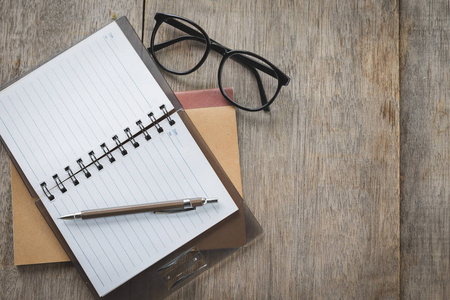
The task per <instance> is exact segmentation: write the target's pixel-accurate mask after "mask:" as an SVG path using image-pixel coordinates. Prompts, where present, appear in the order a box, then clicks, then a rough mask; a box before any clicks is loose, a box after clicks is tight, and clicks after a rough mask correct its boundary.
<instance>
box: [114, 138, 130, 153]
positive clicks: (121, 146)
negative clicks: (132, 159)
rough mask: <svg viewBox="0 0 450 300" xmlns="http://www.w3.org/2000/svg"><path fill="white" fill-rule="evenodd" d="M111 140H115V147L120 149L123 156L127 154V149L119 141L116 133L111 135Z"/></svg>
mask: <svg viewBox="0 0 450 300" xmlns="http://www.w3.org/2000/svg"><path fill="white" fill-rule="evenodd" d="M112 139H113V141H114V142H116V145H117V147H118V148H119V150H120V153H122V155H123V156H125V155H127V154H128V151H127V150H126V149H125V147H124V146H123V144H122V143H121V142H120V140H119V137H118V136H117V135H115V136H113V137H112Z"/></svg>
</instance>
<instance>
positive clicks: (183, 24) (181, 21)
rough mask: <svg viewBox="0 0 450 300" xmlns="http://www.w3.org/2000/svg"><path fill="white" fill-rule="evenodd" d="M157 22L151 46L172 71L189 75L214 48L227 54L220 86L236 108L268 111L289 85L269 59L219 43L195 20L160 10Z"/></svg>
mask: <svg viewBox="0 0 450 300" xmlns="http://www.w3.org/2000/svg"><path fill="white" fill-rule="evenodd" d="M155 21H156V25H155V28H154V29H153V32H152V37H151V41H150V48H149V49H148V50H149V51H150V53H151V55H152V56H153V58H154V60H155V62H156V63H157V64H158V65H159V66H160V67H161V68H162V69H164V70H166V71H168V72H170V73H172V74H177V75H187V74H190V73H192V72H194V71H195V70H197V69H198V68H200V66H201V65H202V64H203V63H204V62H205V60H206V58H207V57H208V54H209V52H210V51H211V50H213V51H215V52H217V53H219V54H221V55H223V58H222V61H221V62H220V65H219V72H218V81H219V89H220V91H221V93H222V95H223V96H224V97H225V99H227V100H228V101H229V102H231V103H232V104H233V105H235V106H236V107H239V108H241V109H243V110H247V111H259V110H262V109H264V110H266V111H268V110H269V105H271V104H272V103H273V101H274V100H275V98H276V97H277V96H278V93H279V92H280V89H281V87H282V86H286V85H288V84H289V81H290V78H289V77H288V76H287V75H286V74H284V73H283V72H282V71H280V69H278V68H277V67H275V66H274V65H273V64H272V63H271V62H269V61H268V60H267V59H265V58H263V57H261V56H259V55H257V54H255V53H252V52H248V51H241V50H231V49H230V48H227V47H225V46H223V45H221V44H219V43H218V42H216V41H214V40H212V39H210V38H209V37H208V35H207V34H206V32H205V31H204V30H203V29H202V28H201V27H200V26H199V25H197V24H196V23H194V22H192V21H191V20H188V19H186V18H183V17H180V16H175V15H171V14H163V13H157V14H156V15H155ZM224 87H232V88H233V90H234V99H231V98H230V97H229V96H228V95H227V94H226V93H225V91H224ZM240 97H242V98H240Z"/></svg>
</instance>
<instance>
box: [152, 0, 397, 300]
mask: <svg viewBox="0 0 450 300" xmlns="http://www.w3.org/2000/svg"><path fill="white" fill-rule="evenodd" d="M157 11H161V12H170V13H174V14H180V15H182V16H184V17H187V18H189V19H192V20H194V21H196V22H197V23H199V24H200V25H201V26H202V27H203V28H204V29H205V30H206V31H207V32H208V34H209V35H210V37H211V38H213V39H215V40H217V41H219V42H221V43H223V44H225V45H227V46H229V47H232V48H236V49H246V50H249V51H253V52H256V53H258V54H260V55H262V56H264V57H266V58H267V59H269V60H270V61H272V62H274V63H275V64H276V65H278V66H279V67H280V69H282V70H284V71H286V72H287V73H288V74H289V75H290V76H291V77H292V81H291V84H290V85H289V86H288V87H287V88H285V89H284V90H282V92H281V94H280V96H279V99H278V100H277V102H276V103H275V104H274V106H273V109H272V111H271V113H269V114H265V113H256V114H254V113H247V112H242V111H239V112H238V127H239V128H238V130H239V139H240V140H239V143H240V145H239V146H240V156H241V166H242V176H243V187H244V196H245V199H246V201H247V203H248V205H249V206H250V208H251V209H252V210H253V212H254V213H255V216H256V217H257V219H258V220H260V222H261V224H262V226H263V228H264V230H265V237H264V239H262V240H260V241H258V242H256V243H255V244H254V245H252V246H250V247H248V248H247V249H243V250H239V251H237V253H236V254H235V255H233V256H232V257H231V258H230V259H228V260H227V261H226V262H224V263H223V264H221V265H220V267H218V268H214V269H213V270H211V271H208V272H206V273H204V274H203V275H202V276H201V278H200V279H197V280H196V281H195V282H194V283H193V284H190V285H189V286H186V287H185V288H183V289H181V290H180V291H179V292H177V293H176V294H175V295H174V296H173V297H172V299H178V298H192V299H196V298H204V299H213V298H217V299H222V298H242V297H245V298H251V299H271V298H273V299H294V298H360V299H361V298H367V296H370V297H374V296H375V297H377V298H395V297H398V295H399V277H398V275H399V184H398V182H399V172H398V170H399V157H398V138H399V133H398V132H399V108H398V106H399V101H398V100H399V71H398V66H399V61H398V28H399V24H398V7H397V4H396V3H394V2H389V1H388V2H383V3H381V2H380V1H357V2H355V1H343V2H342V1H340V2H338V3H332V4H331V3H328V2H325V1H283V0H280V1H276V2H273V1H206V0H202V1H196V2H194V3H193V2H192V1H177V2H162V1H161V2H159V1H147V2H146V19H145V30H146V31H145V34H144V42H145V43H146V44H147V45H148V44H149V39H150V36H151V30H152V29H153V26H154V21H153V19H152V18H153V15H154V13H155V12H157ZM219 61H220V58H219V57H218V56H217V55H215V54H211V57H210V58H209V59H208V61H207V62H206V63H205V65H204V66H203V67H202V68H201V69H200V70H198V71H196V72H195V73H193V74H191V75H189V76H183V77H180V76H173V75H169V74H167V73H166V75H167V79H168V81H169V84H170V85H171V86H172V87H173V88H174V89H175V90H180V91H181V90H190V89H200V88H212V87H216V86H217V82H216V80H217V79H216V78H217V68H218V64H219ZM236 75H238V74H236ZM244 96H246V95H244Z"/></svg>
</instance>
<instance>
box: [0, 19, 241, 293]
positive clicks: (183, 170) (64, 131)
mask: <svg viewBox="0 0 450 300" xmlns="http://www.w3.org/2000/svg"><path fill="white" fill-rule="evenodd" d="M0 134H1V138H2V142H3V144H4V145H5V147H6V148H7V151H8V152H9V154H10V156H11V159H12V161H13V163H14V164H15V166H16V167H17V170H18V172H19V174H20V175H21V177H22V179H23V180H24V182H25V184H26V186H27V188H28V189H29V191H30V193H31V194H32V195H33V196H38V197H39V200H37V201H36V205H37V206H38V208H39V210H40V211H41V213H42V215H43V216H44V218H45V219H46V221H47V222H48V224H49V225H50V227H51V228H52V230H53V232H54V234H55V235H56V236H57V238H58V240H59V242H60V243H61V245H62V246H63V248H64V250H65V251H66V253H67V254H68V256H69V258H70V259H71V261H72V262H73V263H74V265H75V267H76V268H77V269H78V271H79V273H80V275H81V276H82V278H83V280H84V281H85V282H86V284H87V285H88V287H89V288H90V290H91V292H92V293H93V294H94V296H95V297H97V298H100V297H104V296H107V295H111V294H114V295H117V297H120V295H121V293H122V295H125V294H127V295H129V294H130V293H135V294H136V293H142V295H140V296H145V295H147V296H149V294H148V293H149V292H151V288H150V289H146V290H144V289H140V290H138V291H133V286H135V285H138V286H143V287H145V281H146V282H148V280H150V279H151V278H152V276H153V275H152V274H151V273H148V272H147V270H149V269H151V266H153V265H157V262H159V261H160V260H161V259H163V258H165V257H167V256H170V255H171V254H172V253H173V252H174V251H176V250H177V249H180V248H183V247H185V245H188V244H189V242H191V241H198V237H199V236H200V235H202V234H204V233H205V232H207V231H210V232H211V229H212V228H214V227H215V225H217V224H219V225H220V223H223V222H222V221H223V220H226V219H227V218H229V217H230V216H233V215H235V213H236V212H237V211H238V210H239V209H238V205H237V204H239V203H242V201H243V200H242V198H241V196H240V195H239V193H238V191H237V190H236V188H235V187H234V186H233V184H232V183H231V181H230V179H229V178H228V177H227V176H226V174H225V172H224V171H223V169H222V168H221V166H220V164H219V163H218V162H217V160H216V159H215V157H214V156H213V155H212V153H211V151H210V149H209V148H208V147H207V145H206V144H205V142H204V141H203V139H202V138H201V136H200V134H199V133H198V131H197V130H196V128H195V127H194V126H193V124H192V122H191V121H190V119H189V118H188V116H187V114H186V112H185V111H184V110H183V109H182V107H181V105H180V103H179V101H178V100H177V98H176V96H175V95H174V93H173V92H172V91H171V89H170V87H169V86H168V85H167V83H166V82H165V80H164V79H163V77H162V75H161V74H160V72H159V71H158V69H157V68H156V67H155V65H154V63H153V61H152V60H151V58H150V56H149V55H148V52H147V51H146V49H145V48H144V47H143V45H142V43H141V42H140V40H139V38H138V37H137V35H136V34H135V32H134V30H133V29H132V27H131V25H130V24H129V22H128V20H127V19H126V18H120V19H119V20H117V21H115V22H113V23H111V24H110V25H108V26H106V27H104V28H103V29H101V30H99V31H98V32H96V33H94V34H93V35H91V36H90V37H88V38H86V39H85V40H83V41H81V42H80V43H78V44H76V45H75V46H73V47H72V48H70V49H68V50H66V51H65V52H63V53H61V54H59V55H58V56H56V57H54V58H53V59H51V60H50V61H48V62H47V63H45V64H43V65H41V66H40V67H38V68H37V69H35V70H33V71H32V72H30V73H29V74H28V75H26V76H24V77H22V78H20V79H18V80H15V81H14V82H12V83H10V84H8V85H7V86H6V87H3V88H2V91H1V92H0ZM198 196H201V197H218V198H219V203H215V204H211V205H209V206H203V207H201V208H200V209H197V210H194V211H190V212H185V213H183V214H180V213H177V214H164V215H158V214H136V215H127V216H117V217H111V218H100V219H92V220H79V221H65V220H61V219H58V217H60V216H61V215H64V214H68V213H72V212H76V211H80V210H84V209H95V208H102V207H115V206H123V205H129V204H139V203H146V202H156V201H166V200H171V199H180V198H187V197H198ZM244 242H245V241H244ZM194 261H196V262H197V259H195V260H194ZM171 267H172V266H171V265H167V266H162V268H161V270H164V269H167V270H169V269H170V268H171ZM137 275H139V276H137ZM169 277H170V276H169ZM130 280H131V281H133V282H132V283H131V284H130ZM125 283H127V284H125ZM147 285H148V284H147ZM119 287H120V288H119ZM118 288H119V289H118ZM120 289H122V290H123V291H122V292H116V291H117V290H120ZM112 291H114V293H111V292H112ZM110 293H111V294H110ZM136 298H139V296H136Z"/></svg>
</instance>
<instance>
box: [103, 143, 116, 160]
mask: <svg viewBox="0 0 450 300" xmlns="http://www.w3.org/2000/svg"><path fill="white" fill-rule="evenodd" d="M100 147H101V148H102V149H103V152H105V155H106V157H107V158H108V159H109V162H110V163H113V162H115V161H116V159H115V158H114V156H113V155H112V154H111V151H109V149H108V146H106V144H105V143H103V144H101V145H100Z"/></svg>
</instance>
